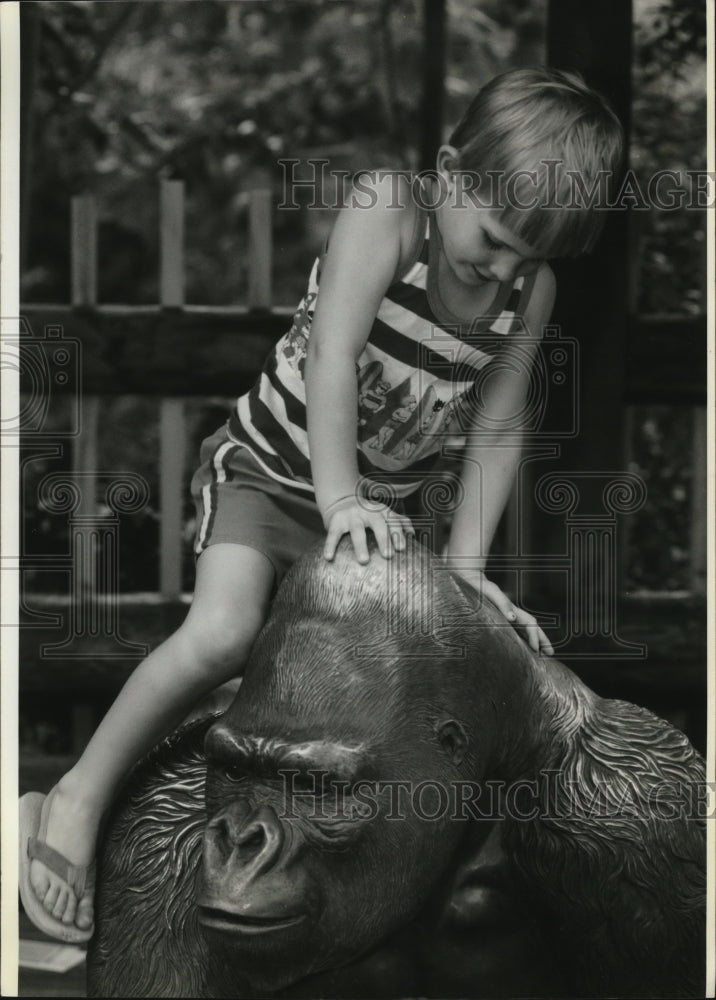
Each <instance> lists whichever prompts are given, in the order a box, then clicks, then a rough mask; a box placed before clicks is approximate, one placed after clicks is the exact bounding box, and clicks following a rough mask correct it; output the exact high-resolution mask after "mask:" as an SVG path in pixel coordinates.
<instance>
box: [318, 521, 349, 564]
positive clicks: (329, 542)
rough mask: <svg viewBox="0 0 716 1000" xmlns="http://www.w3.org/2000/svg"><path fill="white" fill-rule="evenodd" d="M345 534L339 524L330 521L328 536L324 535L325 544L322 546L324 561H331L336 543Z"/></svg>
mask: <svg viewBox="0 0 716 1000" xmlns="http://www.w3.org/2000/svg"><path fill="white" fill-rule="evenodd" d="M345 533H346V532H345V528H343V527H341V526H340V523H337V522H335V521H331V525H330V527H329V529H328V534H327V535H326V542H325V545H324V546H323V558H324V559H328V560H329V561H330V560H331V559H333V557H334V556H335V554H336V549H337V548H338V543H339V542H340V540H341V538H342V537H343V535H345Z"/></svg>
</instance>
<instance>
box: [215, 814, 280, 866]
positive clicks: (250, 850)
mask: <svg viewBox="0 0 716 1000" xmlns="http://www.w3.org/2000/svg"><path fill="white" fill-rule="evenodd" d="M283 843H284V832H283V827H282V825H281V821H280V820H279V818H278V816H277V815H276V813H275V812H274V810H273V809H272V808H271V807H270V806H267V805H262V806H259V807H258V808H257V809H255V810H254V811H253V812H252V813H251V814H250V815H248V816H247V815H246V811H245V809H242V808H241V807H240V806H239V805H238V804H234V805H231V806H229V807H228V808H226V809H224V810H223V811H222V812H221V813H220V814H219V815H218V816H216V817H215V818H214V819H213V820H211V822H210V823H209V824H208V826H207V828H206V834H205V846H210V847H213V848H214V849H215V850H218V851H219V853H220V854H221V855H223V856H224V857H225V858H228V857H229V856H232V855H233V860H234V862H236V863H238V864H239V865H240V866H242V867H251V868H252V869H253V874H254V875H258V874H263V872H265V871H268V869H269V868H271V867H272V866H273V865H274V864H275V863H276V861H277V860H278V858H279V857H280V856H281V851H282V849H283Z"/></svg>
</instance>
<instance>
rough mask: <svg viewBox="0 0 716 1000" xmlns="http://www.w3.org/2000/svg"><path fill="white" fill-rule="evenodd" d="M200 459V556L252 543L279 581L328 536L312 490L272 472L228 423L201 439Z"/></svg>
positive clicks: (196, 484)
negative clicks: (233, 435)
mask: <svg viewBox="0 0 716 1000" xmlns="http://www.w3.org/2000/svg"><path fill="white" fill-rule="evenodd" d="M200 462H201V465H200V466H199V468H198V469H197V471H196V472H195V473H194V477H193V479H192V482H191V493H192V497H193V498H194V503H195V504H196V519H197V524H196V539H195V542H194V552H195V554H196V556H197V557H198V556H199V555H201V553H202V552H203V551H204V550H205V549H206V548H208V546H209V545H217V544H218V543H219V542H233V543H234V544H235V545H247V546H249V548H252V549H256V550H257V551H259V552H263V554H264V555H265V556H266V558H267V559H268V560H269V561H270V562H271V564H272V566H273V567H274V569H275V571H276V582H275V585H276V586H278V584H279V583H280V582H281V579H282V578H283V576H284V574H285V573H286V571H287V570H288V569H289V567H290V566H292V565H293V563H294V562H295V561H296V560H297V559H298V557H299V556H300V555H302V554H303V553H304V552H305V551H306V550H307V549H308V548H310V546H311V545H313V544H314V542H316V541H317V540H318V539H319V538H325V535H326V532H325V529H324V527H323V520H322V518H321V515H320V512H319V510H318V507H317V506H316V501H315V498H314V495H313V493H312V492H311V493H309V492H308V491H307V490H301V489H294V488H293V487H290V486H286V485H284V484H283V483H279V482H277V480H275V479H273V478H272V477H271V476H269V475H268V473H266V472H264V470H263V468H262V467H261V465H260V464H259V463H258V461H257V460H256V459H255V458H254V456H253V455H252V453H251V452H250V451H249V450H248V448H245V447H243V446H242V445H239V444H236V443H235V442H234V441H232V440H231V438H230V437H229V436H228V434H227V432H226V427H225V426H224V427H221V428H220V429H219V430H218V431H217V432H216V433H215V434H212V435H211V437H208V438H206V440H205V441H203V442H202V445H201V454H200Z"/></svg>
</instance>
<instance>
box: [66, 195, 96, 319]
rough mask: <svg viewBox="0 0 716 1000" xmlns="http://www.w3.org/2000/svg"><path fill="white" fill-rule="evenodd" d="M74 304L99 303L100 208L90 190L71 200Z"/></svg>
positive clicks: (87, 304) (89, 304)
mask: <svg viewBox="0 0 716 1000" xmlns="http://www.w3.org/2000/svg"><path fill="white" fill-rule="evenodd" d="M71 226H72V231H71V236H70V239H71V243H70V257H71V261H72V305H73V306H93V305H96V304H97V208H96V204H95V200H94V197H93V196H92V195H90V194H82V195H77V196H76V197H74V198H73V199H72V203H71Z"/></svg>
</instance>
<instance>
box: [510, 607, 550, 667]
mask: <svg viewBox="0 0 716 1000" xmlns="http://www.w3.org/2000/svg"><path fill="white" fill-rule="evenodd" d="M514 610H515V624H516V625H519V626H520V628H523V629H524V631H525V634H526V638H527V642H528V643H529V645H530V647H531V648H532V649H533V650H534V651H535V653H540V652H542V653H544V654H545V655H546V656H551V655H552V654H553V653H554V650H553V649H552V644H551V642H550V641H549V639H548V638H547V636H546V635H545V633H544V632H543V631H542V629H541V628H540V627H539V625H538V624H537V619H536V618H535V617H534V615H531V614H529V612H527V611H524V610H523V609H522V608H515V609H514Z"/></svg>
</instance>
